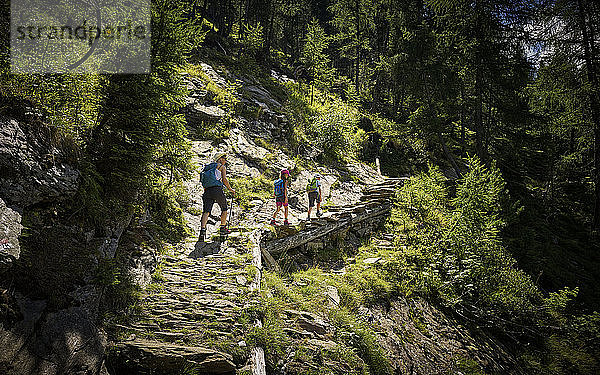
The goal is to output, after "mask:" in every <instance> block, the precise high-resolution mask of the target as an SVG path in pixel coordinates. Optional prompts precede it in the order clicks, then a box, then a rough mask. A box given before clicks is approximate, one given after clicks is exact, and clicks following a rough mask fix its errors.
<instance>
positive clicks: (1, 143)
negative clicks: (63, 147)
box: [0, 117, 79, 208]
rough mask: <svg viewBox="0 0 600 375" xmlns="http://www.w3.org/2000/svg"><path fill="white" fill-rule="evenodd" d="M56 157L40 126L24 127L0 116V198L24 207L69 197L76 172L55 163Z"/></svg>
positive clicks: (75, 184) (77, 174) (75, 180)
mask: <svg viewBox="0 0 600 375" xmlns="http://www.w3.org/2000/svg"><path fill="white" fill-rule="evenodd" d="M59 156H60V155H59V152H58V151H57V150H56V149H55V148H53V147H52V146H51V142H50V136H49V135H48V134H45V133H44V130H43V129H42V128H41V127H31V128H28V127H26V126H25V125H21V124H19V123H18V122H17V121H16V120H14V119H8V118H6V117H0V197H2V198H3V199H4V200H5V201H6V202H7V203H8V204H9V205H14V206H17V207H20V208H26V207H29V206H32V205H35V204H38V203H48V202H54V201H57V200H61V199H63V198H65V197H69V196H72V195H73V194H74V193H75V192H76V191H77V188H78V184H79V172H78V171H77V170H76V169H74V168H73V167H72V166H70V165H68V164H65V163H61V162H57V157H59Z"/></svg>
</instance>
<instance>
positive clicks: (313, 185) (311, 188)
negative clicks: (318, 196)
mask: <svg viewBox="0 0 600 375" xmlns="http://www.w3.org/2000/svg"><path fill="white" fill-rule="evenodd" d="M317 190H319V185H318V182H317V178H316V177H315V178H313V179H312V180H310V181H309V182H308V184H306V191H308V192H315V191H317Z"/></svg>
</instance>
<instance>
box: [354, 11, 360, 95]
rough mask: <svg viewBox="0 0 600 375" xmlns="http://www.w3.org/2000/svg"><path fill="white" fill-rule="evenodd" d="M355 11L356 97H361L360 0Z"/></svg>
mask: <svg viewBox="0 0 600 375" xmlns="http://www.w3.org/2000/svg"><path fill="white" fill-rule="evenodd" d="M354 4H355V11H356V71H355V83H354V85H355V86H356V95H357V96H358V95H360V86H359V73H360V0H355V1H354Z"/></svg>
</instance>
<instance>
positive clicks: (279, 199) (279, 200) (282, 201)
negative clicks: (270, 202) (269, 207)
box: [275, 195, 288, 207]
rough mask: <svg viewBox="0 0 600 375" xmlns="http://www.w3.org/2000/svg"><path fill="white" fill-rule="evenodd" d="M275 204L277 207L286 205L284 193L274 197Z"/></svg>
mask: <svg viewBox="0 0 600 375" xmlns="http://www.w3.org/2000/svg"><path fill="white" fill-rule="evenodd" d="M275 204H276V205H277V207H281V206H283V207H287V205H288V204H287V203H285V195H280V196H278V197H275Z"/></svg>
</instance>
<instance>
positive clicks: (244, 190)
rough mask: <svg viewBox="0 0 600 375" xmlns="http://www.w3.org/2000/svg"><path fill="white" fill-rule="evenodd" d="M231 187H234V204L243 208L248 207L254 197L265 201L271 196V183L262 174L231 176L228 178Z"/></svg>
mask: <svg viewBox="0 0 600 375" xmlns="http://www.w3.org/2000/svg"><path fill="white" fill-rule="evenodd" d="M229 181H230V183H231V187H232V188H233V189H235V195H236V197H235V202H236V205H238V206H239V207H241V208H242V209H243V210H247V209H249V208H250V202H251V201H253V200H256V199H259V200H261V201H263V202H264V201H266V200H268V199H269V198H271V196H272V194H273V192H272V186H273V183H272V182H271V180H269V179H267V178H266V177H265V176H264V175H259V176H255V177H252V178H247V177H239V178H236V177H233V178H230V179H229Z"/></svg>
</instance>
